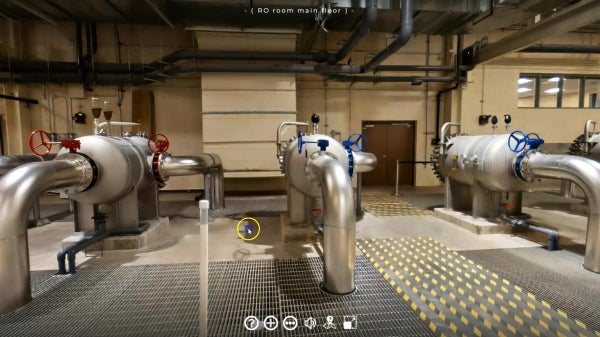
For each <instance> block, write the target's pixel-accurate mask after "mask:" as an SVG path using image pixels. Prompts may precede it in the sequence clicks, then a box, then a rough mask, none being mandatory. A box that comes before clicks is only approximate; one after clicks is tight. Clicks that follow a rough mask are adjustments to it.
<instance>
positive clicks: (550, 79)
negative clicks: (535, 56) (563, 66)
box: [548, 76, 560, 82]
mask: <svg viewBox="0 0 600 337" xmlns="http://www.w3.org/2000/svg"><path fill="white" fill-rule="evenodd" d="M558 81H560V78H559V77H558V76H554V77H551V78H549V79H548V82H558Z"/></svg>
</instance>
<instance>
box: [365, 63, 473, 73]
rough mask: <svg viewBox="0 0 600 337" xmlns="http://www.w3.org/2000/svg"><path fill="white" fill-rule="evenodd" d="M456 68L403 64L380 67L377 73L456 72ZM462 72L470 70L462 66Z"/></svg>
mask: <svg viewBox="0 0 600 337" xmlns="http://www.w3.org/2000/svg"><path fill="white" fill-rule="evenodd" d="M455 69H456V67H455V66H442V65H440V66H430V65H416V64H414V65H413V64H402V65H383V66H378V67H377V68H376V69H375V71H376V72H379V71H446V72H447V71H454V70H455ZM460 70H468V67H465V66H461V67H460Z"/></svg>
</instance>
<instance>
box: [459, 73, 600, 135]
mask: <svg viewBox="0 0 600 337" xmlns="http://www.w3.org/2000/svg"><path fill="white" fill-rule="evenodd" d="M538 72H539V73H549V74H555V73H559V74H569V73H570V74H600V69H589V68H587V67H585V68H582V67H577V66H568V65H565V66H561V67H550V66H542V65H538V66H529V65H527V66H518V65H514V66H504V65H482V66H479V67H477V68H476V69H475V71H473V72H472V75H471V76H470V81H469V82H468V83H466V84H465V85H463V86H462V89H461V96H462V97H461V104H460V109H459V110H460V116H459V117H458V119H459V120H460V122H461V124H462V125H461V130H462V131H463V132H466V133H472V134H486V133H491V124H489V125H486V126H480V125H479V124H478V117H479V115H480V114H487V115H497V116H498V117H499V118H500V117H501V116H503V115H504V114H510V115H511V116H512V128H511V130H510V131H514V130H524V131H525V132H536V133H538V134H539V135H540V136H541V137H542V138H544V140H545V141H546V142H548V143H569V142H571V141H572V140H573V139H575V138H576V137H577V136H579V135H580V134H581V133H582V132H583V127H584V124H585V122H586V121H587V120H589V119H594V120H600V110H598V109H585V108H584V109H577V108H519V107H518V95H517V89H518V84H517V80H518V79H519V75H520V74H521V73H538ZM500 119H501V118H500ZM501 120H502V119H501ZM499 126H500V127H499V129H498V132H504V123H503V122H502V123H500V124H499Z"/></svg>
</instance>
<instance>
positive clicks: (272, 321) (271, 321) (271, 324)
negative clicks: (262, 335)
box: [263, 316, 279, 331]
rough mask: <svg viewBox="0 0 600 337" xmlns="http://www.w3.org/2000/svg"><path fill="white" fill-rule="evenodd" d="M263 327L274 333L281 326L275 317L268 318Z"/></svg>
mask: <svg viewBox="0 0 600 337" xmlns="http://www.w3.org/2000/svg"><path fill="white" fill-rule="evenodd" d="M263 325H264V326H265V329H267V330H269V331H273V330H275V329H277V326H279V321H278V320H277V317H275V316H267V317H266V318H265V320H264V321H263Z"/></svg>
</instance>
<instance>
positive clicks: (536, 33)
mask: <svg viewBox="0 0 600 337" xmlns="http://www.w3.org/2000/svg"><path fill="white" fill-rule="evenodd" d="M598 12H600V1H596V0H582V1H579V2H577V3H575V4H573V5H571V6H569V7H567V8H566V9H563V10H561V11H559V12H556V13H554V14H553V15H552V16H551V17H548V18H546V19H542V20H541V21H540V22H538V23H535V24H532V25H530V26H528V27H526V28H523V29H522V30H520V31H518V32H516V33H513V34H511V35H509V36H507V37H505V38H503V39H501V40H499V41H497V42H494V43H491V44H488V45H487V46H486V47H484V48H481V49H479V50H478V51H477V53H476V55H474V56H475V57H474V61H475V64H480V63H484V62H487V61H490V60H492V59H494V58H496V57H499V56H502V55H504V54H507V53H510V52H514V51H517V50H520V49H522V48H524V47H527V46H529V45H531V44H533V43H535V42H537V41H539V40H540V39H542V38H544V37H547V36H552V35H556V34H561V33H566V32H569V31H572V30H574V29H577V28H580V27H582V26H585V25H587V24H590V23H593V22H596V21H598Z"/></svg>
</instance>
